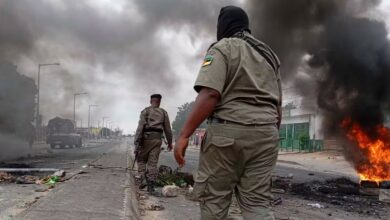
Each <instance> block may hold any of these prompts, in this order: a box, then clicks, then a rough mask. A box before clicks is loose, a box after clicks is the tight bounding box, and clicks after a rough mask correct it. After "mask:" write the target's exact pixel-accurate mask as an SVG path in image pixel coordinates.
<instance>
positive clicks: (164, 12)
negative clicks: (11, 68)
mask: <svg viewBox="0 0 390 220" xmlns="http://www.w3.org/2000/svg"><path fill="white" fill-rule="evenodd" d="M230 2H234V0H232V1H227V2H226V1H205V0H201V1H191V0H180V1H178V0H169V1H152V0H132V1H131V0H129V1H127V0H126V1H115V2H112V3H111V2H108V1H78V0H68V1H56V0H53V1H47V0H37V1H29V0H18V1H14V0H0V59H3V60H8V61H10V62H12V63H14V64H17V65H18V67H19V68H20V72H22V73H23V74H26V75H28V76H31V77H33V78H35V79H36V76H37V65H38V63H51V62H60V63H61V66H59V67H45V68H43V69H42V72H41V73H42V74H41V76H42V77H41V79H42V81H41V82H42V84H41V106H40V109H41V112H42V113H43V117H44V120H45V121H46V122H47V120H48V119H50V118H52V117H55V116H62V117H66V118H72V113H73V94H74V93H76V92H88V93H90V96H89V98H87V97H80V99H79V104H78V105H77V108H78V109H76V111H77V112H83V115H82V116H83V117H84V125H85V124H86V112H87V111H86V110H87V109H88V104H99V105H100V106H101V108H100V110H99V109H98V110H96V111H101V114H105V115H108V114H110V110H112V109H108V108H109V107H110V106H118V105H119V106H121V107H123V106H124V105H123V100H126V101H127V102H128V103H145V104H147V98H148V95H149V94H150V93H154V92H160V93H163V95H165V96H166V97H170V96H174V95H175V94H176V93H177V89H178V87H177V85H178V84H179V80H178V79H179V77H178V75H177V74H180V73H179V72H178V70H177V69H175V68H177V66H178V65H179V64H181V63H179V62H178V60H179V59H178V58H180V57H181V56H183V54H185V55H187V54H188V53H189V52H188V51H183V53H179V54H178V53H172V51H174V50H173V49H172V48H175V47H177V44H176V42H175V41H168V40H166V39H165V38H164V36H165V35H169V36H170V35H178V34H180V33H182V34H183V33H184V34H185V35H187V36H188V37H189V38H190V40H191V41H192V43H193V44H194V45H195V44H196V45H199V44H205V45H203V46H201V47H202V48H201V50H199V49H198V51H195V53H196V54H195V55H191V56H192V57H191V56H187V57H188V58H189V59H190V60H189V61H190V62H194V60H195V59H198V58H199V57H200V56H203V52H204V51H203V49H204V48H207V44H209V43H211V42H212V40H210V42H206V43H205V42H203V41H202V39H204V38H206V39H208V38H210V36H211V37H212V36H213V35H212V34H210V33H213V34H214V32H213V31H211V30H214V27H215V25H216V18H217V14H218V12H219V11H218V9H219V8H220V7H221V6H223V5H225V4H229V3H230ZM173 39H174V40H175V38H173ZM200 42H201V43H200ZM196 48H199V47H198V46H197V47H196ZM191 53H192V51H191ZM181 65H182V66H184V64H181ZM125 106H126V105H125ZM127 106H128V105H127ZM130 106H137V107H138V105H137V104H134V105H133V104H130ZM104 108H106V110H103V109H104ZM131 110H134V109H129V110H128V111H131ZM137 110H138V109H137ZM121 111H125V110H121ZM133 114H134V113H133ZM137 114H138V112H137ZM79 116H80V117H81V115H80V114H79ZM99 117H102V115H100V116H99ZM135 117H137V116H135ZM79 119H80V118H78V120H79ZM111 119H112V120H115V119H116V120H117V121H119V120H120V121H123V118H120V119H119V118H115V117H113V118H111ZM95 123H96V122H95ZM96 124H97V123H96Z"/></svg>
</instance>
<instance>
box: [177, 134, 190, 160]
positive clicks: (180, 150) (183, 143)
mask: <svg viewBox="0 0 390 220" xmlns="http://www.w3.org/2000/svg"><path fill="white" fill-rule="evenodd" d="M188 142H189V138H186V137H179V139H177V141H176V145H175V159H176V162H177V164H179V166H180V167H183V166H184V164H185V159H184V156H185V153H186V149H187V147H188Z"/></svg>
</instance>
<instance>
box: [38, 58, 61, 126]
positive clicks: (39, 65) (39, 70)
mask: <svg viewBox="0 0 390 220" xmlns="http://www.w3.org/2000/svg"><path fill="white" fill-rule="evenodd" d="M59 65H60V63H40V64H38V83H37V84H38V85H37V87H38V94H37V115H36V121H35V127H36V128H38V127H40V123H39V122H40V115H39V104H40V103H39V102H40V100H39V99H40V86H41V67H43V66H59Z"/></svg>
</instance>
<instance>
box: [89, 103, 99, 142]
mask: <svg viewBox="0 0 390 220" xmlns="http://www.w3.org/2000/svg"><path fill="white" fill-rule="evenodd" d="M92 107H98V105H89V106H88V135H90V134H91V108H92Z"/></svg>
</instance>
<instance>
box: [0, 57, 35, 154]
mask: <svg viewBox="0 0 390 220" xmlns="http://www.w3.org/2000/svg"><path fill="white" fill-rule="evenodd" d="M36 92H37V88H36V85H35V82H34V80H33V79H32V78H29V77H27V76H24V75H21V74H20V73H18V71H17V67H16V66H15V65H13V64H12V63H9V62H6V61H2V60H0V152H1V153H0V160H3V159H5V158H7V159H11V158H14V157H17V156H21V155H25V154H27V153H29V152H28V150H29V148H28V143H29V142H30V141H32V140H33V139H34V135H35V132H34V128H33V125H32V123H33V120H34V112H35V107H36V105H35V95H36Z"/></svg>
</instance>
